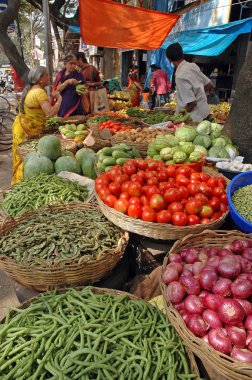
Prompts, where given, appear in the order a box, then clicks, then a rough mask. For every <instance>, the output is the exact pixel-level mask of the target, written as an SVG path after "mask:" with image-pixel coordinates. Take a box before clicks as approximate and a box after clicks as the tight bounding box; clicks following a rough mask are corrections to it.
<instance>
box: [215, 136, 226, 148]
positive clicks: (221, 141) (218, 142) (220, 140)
mask: <svg viewBox="0 0 252 380" xmlns="http://www.w3.org/2000/svg"><path fill="white" fill-rule="evenodd" d="M212 143H213V146H221V147H224V146H225V145H226V140H225V139H224V137H217V139H215V140H214V141H212Z"/></svg>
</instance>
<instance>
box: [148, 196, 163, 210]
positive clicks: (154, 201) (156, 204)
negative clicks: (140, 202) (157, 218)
mask: <svg viewBox="0 0 252 380" xmlns="http://www.w3.org/2000/svg"><path fill="white" fill-rule="evenodd" d="M164 205H165V203H164V198H163V197H162V195H160V194H153V195H152V196H151V198H150V207H151V208H153V209H154V210H155V211H161V210H163V208H164Z"/></svg>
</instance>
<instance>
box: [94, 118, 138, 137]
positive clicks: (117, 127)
mask: <svg viewBox="0 0 252 380" xmlns="http://www.w3.org/2000/svg"><path fill="white" fill-rule="evenodd" d="M98 129H99V130H100V131H101V130H103V129H109V130H110V132H111V133H112V134H115V133H117V132H125V131H130V130H131V129H132V127H131V126H130V125H125V124H122V123H120V121H112V120H108V121H104V122H103V123H100V124H99V126H98Z"/></svg>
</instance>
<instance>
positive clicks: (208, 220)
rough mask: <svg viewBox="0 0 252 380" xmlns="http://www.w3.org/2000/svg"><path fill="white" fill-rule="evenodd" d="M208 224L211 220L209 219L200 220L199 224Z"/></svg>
mask: <svg viewBox="0 0 252 380" xmlns="http://www.w3.org/2000/svg"><path fill="white" fill-rule="evenodd" d="M210 222H211V220H210V219H209V218H203V219H201V221H200V224H207V223H210Z"/></svg>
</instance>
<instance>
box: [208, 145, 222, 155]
mask: <svg viewBox="0 0 252 380" xmlns="http://www.w3.org/2000/svg"><path fill="white" fill-rule="evenodd" d="M220 150H221V146H212V148H210V149H209V151H208V157H218V154H219V151H220Z"/></svg>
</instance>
